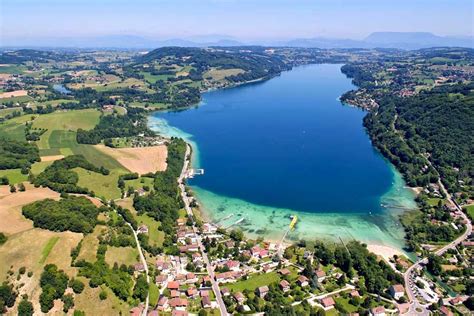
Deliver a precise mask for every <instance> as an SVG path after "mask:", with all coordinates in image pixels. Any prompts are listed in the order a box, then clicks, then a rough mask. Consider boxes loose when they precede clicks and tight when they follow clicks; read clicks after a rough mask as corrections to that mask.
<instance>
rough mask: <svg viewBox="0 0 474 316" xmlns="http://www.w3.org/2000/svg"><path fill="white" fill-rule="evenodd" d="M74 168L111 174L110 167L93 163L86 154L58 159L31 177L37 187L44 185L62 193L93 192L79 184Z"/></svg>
mask: <svg viewBox="0 0 474 316" xmlns="http://www.w3.org/2000/svg"><path fill="white" fill-rule="evenodd" d="M73 168H83V169H86V170H89V171H93V172H97V173H100V174H103V175H108V174H109V170H108V169H106V168H104V167H97V166H95V165H93V164H92V163H90V162H89V161H87V160H86V158H84V156H82V155H72V156H67V157H65V158H63V159H61V160H56V161H55V162H53V163H52V164H51V165H50V166H48V167H46V169H45V170H44V171H43V172H41V173H40V174H39V175H38V176H37V177H30V178H31V182H32V183H33V184H34V185H35V186H37V187H38V186H44V187H48V188H50V189H51V190H54V191H57V192H61V193H63V192H64V193H83V194H93V192H90V191H89V190H88V189H87V188H82V187H80V186H78V185H77V183H78V181H79V176H78V175H77V173H76V172H74V171H72V170H71V169H73Z"/></svg>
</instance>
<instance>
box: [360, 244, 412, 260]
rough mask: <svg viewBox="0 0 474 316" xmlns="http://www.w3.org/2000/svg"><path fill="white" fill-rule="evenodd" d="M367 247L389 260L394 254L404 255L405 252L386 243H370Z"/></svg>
mask: <svg viewBox="0 0 474 316" xmlns="http://www.w3.org/2000/svg"><path fill="white" fill-rule="evenodd" d="M367 249H368V250H369V251H370V252H373V253H375V254H376V255H379V256H380V257H382V258H383V259H384V260H385V261H387V262H388V261H389V260H390V258H392V257H393V256H394V255H397V256H401V255H403V252H401V251H400V250H399V249H396V248H394V247H390V246H385V245H374V244H369V245H367Z"/></svg>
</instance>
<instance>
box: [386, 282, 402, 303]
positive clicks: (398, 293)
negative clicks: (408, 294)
mask: <svg viewBox="0 0 474 316" xmlns="http://www.w3.org/2000/svg"><path fill="white" fill-rule="evenodd" d="M389 291H390V295H392V297H393V298H394V299H396V300H397V301H398V300H399V299H400V298H401V297H402V296H403V295H405V288H404V287H403V285H401V284H395V285H392V286H390V288H389Z"/></svg>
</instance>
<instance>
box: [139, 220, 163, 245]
mask: <svg viewBox="0 0 474 316" xmlns="http://www.w3.org/2000/svg"><path fill="white" fill-rule="evenodd" d="M135 218H136V220H137V222H138V223H139V224H145V225H146V226H148V236H149V241H150V243H151V244H152V245H154V246H162V245H163V240H164V239H165V233H164V232H162V231H159V230H158V227H160V225H161V224H160V222H157V221H156V220H154V219H153V218H151V217H150V216H148V215H146V214H144V215H140V216H136V217H135Z"/></svg>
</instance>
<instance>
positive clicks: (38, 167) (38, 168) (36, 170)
mask: <svg viewBox="0 0 474 316" xmlns="http://www.w3.org/2000/svg"><path fill="white" fill-rule="evenodd" d="M52 163H53V162H52V161H40V162H35V163H34V164H32V165H31V173H33V174H34V175H38V174H40V173H41V172H43V171H44V169H46V167H47V166H49V165H50V164H52Z"/></svg>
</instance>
